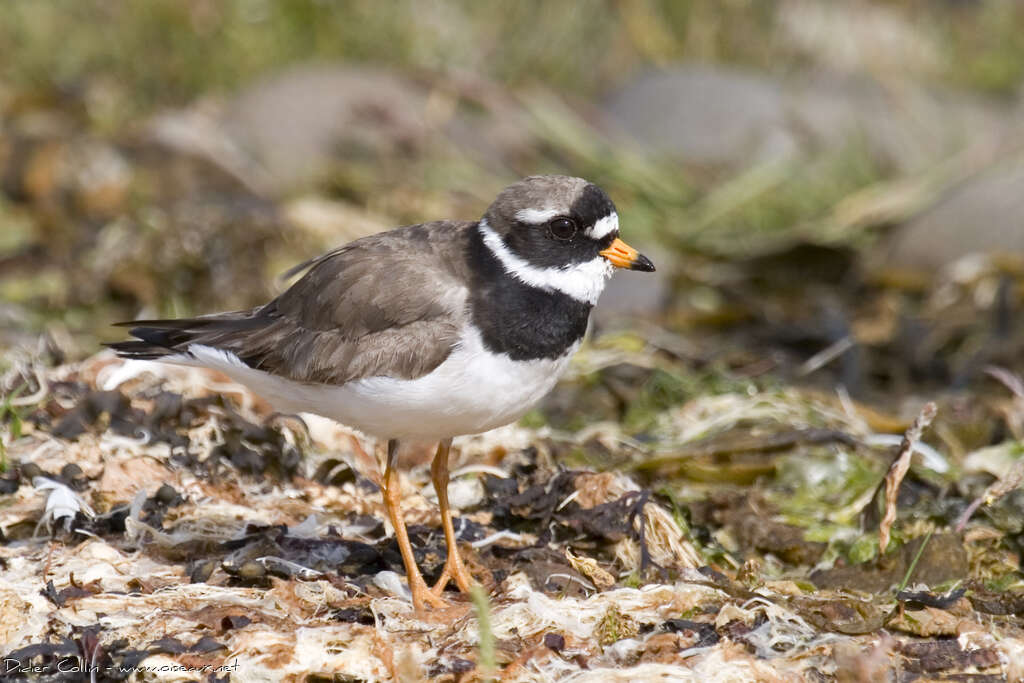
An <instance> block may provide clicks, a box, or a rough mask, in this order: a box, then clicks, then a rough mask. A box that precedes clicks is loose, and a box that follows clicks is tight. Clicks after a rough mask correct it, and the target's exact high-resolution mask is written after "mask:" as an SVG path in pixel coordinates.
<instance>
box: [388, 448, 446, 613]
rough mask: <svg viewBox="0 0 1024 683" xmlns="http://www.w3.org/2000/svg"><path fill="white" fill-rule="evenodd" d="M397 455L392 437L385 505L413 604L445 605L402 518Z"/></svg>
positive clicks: (418, 605) (421, 606)
mask: <svg viewBox="0 0 1024 683" xmlns="http://www.w3.org/2000/svg"><path fill="white" fill-rule="evenodd" d="M397 455H398V440H397V439H391V440H389V441H388V461H387V466H386V467H385V468H384V506H385V507H386V508H387V511H388V517H389V518H390V519H391V525H392V526H393V527H394V528H395V540H397V541H398V549H399V551H401V553H402V562H404V563H405V575H406V576H407V577H408V578H409V590H410V591H411V592H412V604H413V607H415V608H416V609H417V610H422V609H423V606H424V605H425V604H429V605H431V606H433V607H445V606H446V603H445V601H444V600H442V599H441V598H440V597H438V596H437V595H435V594H434V593H432V592H431V591H430V589H429V588H427V583H426V582H425V581H424V580H423V575H422V574H420V570H419V568H418V567H417V566H416V558H415V556H413V554H412V544H411V543H409V532H408V531H406V530H405V520H404V519H402V505H401V499H402V492H401V489H400V488H399V486H398V473H397V472H396V471H395V461H396V458H397Z"/></svg>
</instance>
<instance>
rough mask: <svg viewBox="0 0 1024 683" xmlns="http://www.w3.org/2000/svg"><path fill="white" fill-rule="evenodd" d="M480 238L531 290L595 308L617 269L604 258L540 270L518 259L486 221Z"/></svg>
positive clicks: (481, 224)
mask: <svg viewBox="0 0 1024 683" xmlns="http://www.w3.org/2000/svg"><path fill="white" fill-rule="evenodd" d="M480 235H481V236H482V237H483V239H484V244H485V245H487V248H488V249H489V250H490V251H491V253H492V254H494V256H495V258H497V259H498V261H500V262H501V265H502V266H503V267H504V268H505V272H506V273H508V274H509V275H511V276H512V277H514V278H516V279H518V280H519V281H520V282H523V283H525V284H527V285H530V286H531V287H537V288H538V289H545V290H549V291H550V290H555V291H558V292H561V293H563V294H567V295H569V296H571V297H572V298H573V299H576V300H577V301H582V302H584V303H588V304H590V305H591V306H593V305H594V304H596V303H597V299H598V297H599V296H601V292H602V291H603V290H604V286H605V284H606V283H607V282H608V278H610V277H611V276H612V271H613V270H614V266H612V264H611V263H610V262H609V261H608V259H606V258H604V257H603V256H598V257H596V258H594V259H592V260H590V261H584V262H583V263H573V264H570V265H566V266H560V267H551V268H539V267H537V266H535V265H532V264H531V263H528V262H527V261H525V260H523V259H522V258H520V257H519V256H516V255H515V254H514V253H513V252H512V250H511V249H509V248H508V246H506V245H505V242H504V240H502V239H501V235H499V234H498V233H496V232H494V229H493V228H491V226H490V225H488V224H487V221H486V220H481V221H480Z"/></svg>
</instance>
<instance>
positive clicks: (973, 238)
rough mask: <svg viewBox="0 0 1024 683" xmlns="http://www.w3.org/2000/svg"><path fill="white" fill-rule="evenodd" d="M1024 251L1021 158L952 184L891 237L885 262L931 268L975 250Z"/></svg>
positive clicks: (907, 266) (993, 251) (891, 264)
mask: <svg viewBox="0 0 1024 683" xmlns="http://www.w3.org/2000/svg"><path fill="white" fill-rule="evenodd" d="M1011 251H1014V252H1021V253H1024V161H1021V160H1018V161H1016V162H1015V163H1012V164H1005V165H1002V166H998V167H996V168H992V169H990V170H988V171H986V172H984V173H982V174H980V175H977V176H975V177H973V178H971V179H969V180H967V181H965V182H963V183H961V184H960V185H959V186H957V187H955V188H954V189H952V190H951V191H950V192H949V193H948V194H947V195H946V196H945V197H944V198H943V199H941V200H940V201H939V202H938V203H936V204H935V205H934V206H931V207H929V208H928V209H926V210H925V211H924V212H922V213H921V214H920V215H918V216H917V217H915V218H913V219H912V220H910V221H909V222H908V223H907V224H906V225H904V226H902V227H900V228H898V229H897V230H896V231H895V232H894V234H893V237H892V241H891V243H890V249H889V251H888V254H887V258H886V262H887V264H888V265H890V266H899V267H906V268H914V269H921V270H933V269H935V268H939V267H941V266H944V265H946V264H948V263H951V262H952V261H955V260H957V259H959V258H961V257H963V256H965V255H967V254H970V253H974V252H991V253H1005V252H1011Z"/></svg>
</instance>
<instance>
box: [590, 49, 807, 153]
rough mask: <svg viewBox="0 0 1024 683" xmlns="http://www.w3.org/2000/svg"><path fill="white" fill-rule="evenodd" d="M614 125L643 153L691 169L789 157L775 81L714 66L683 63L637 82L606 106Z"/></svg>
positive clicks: (791, 148) (792, 147)
mask: <svg viewBox="0 0 1024 683" xmlns="http://www.w3.org/2000/svg"><path fill="white" fill-rule="evenodd" d="M604 111H605V114H606V115H607V117H608V119H609V120H610V123H611V124H612V125H613V126H615V127H618V128H620V129H621V130H623V131H624V132H625V133H627V134H628V135H630V136H631V137H633V138H634V139H635V140H637V141H638V142H639V143H640V144H641V145H642V146H643V147H644V148H646V149H648V150H650V151H654V152H658V153H662V154H668V155H669V156H672V157H677V158H680V159H682V160H684V161H686V162H688V163H693V164H740V163H746V162H749V161H767V160H773V159H778V158H787V157H790V156H792V155H793V154H794V153H795V152H796V150H797V143H796V140H795V139H794V138H793V136H792V134H791V133H790V132H789V130H788V129H787V125H786V112H785V99H784V97H783V91H782V87H781V85H780V84H779V82H777V81H776V80H774V79H772V78H769V77H766V76H764V75H762V74H760V73H757V72H751V71H745V70H742V69H735V68H730V67H724V66H716V65H712V64H680V65H678V66H675V67H673V68H671V69H669V70H666V71H660V72H652V73H647V74H645V75H641V76H640V77H638V78H635V79H632V80H631V81H630V82H629V83H628V84H627V85H626V86H625V87H623V88H622V89H621V90H619V91H618V92H615V93H613V94H612V95H611V96H610V97H608V98H607V99H606V100H605V105H604Z"/></svg>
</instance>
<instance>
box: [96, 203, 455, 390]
mask: <svg viewBox="0 0 1024 683" xmlns="http://www.w3.org/2000/svg"><path fill="white" fill-rule="evenodd" d="M470 225H472V224H471V223H452V222H438V223H426V224H423V225H416V226H410V227H407V228H399V229H397V230H392V231H390V232H386V233H381V234H379V235H372V236H370V237H365V238H363V239H359V240H356V241H354V242H351V243H350V244H347V245H345V246H344V247H341V248H339V249H336V250H334V251H332V252H329V253H328V254H325V255H324V256H322V257H320V258H318V259H316V260H314V261H312V262H310V263H309V264H308V268H309V270H308V271H307V272H306V274H305V275H304V276H303V277H302V278H301V279H300V280H299V281H298V282H296V283H295V284H294V285H292V286H291V287H290V288H289V289H288V290H287V291H286V292H284V293H283V294H282V295H281V296H279V297H278V298H277V299H275V300H274V301H271V302H270V303H269V304H267V305H266V306H262V307H260V308H257V309H254V310H252V311H242V312H236V313H225V314H219V315H214V316H205V317H200V318H193V319H190V320H166V321H145V322H136V323H131V324H132V325H135V327H133V329H132V330H131V333H132V335H133V336H135V337H138V338H139V339H141V340H142V341H138V342H122V343H119V344H113V345H112V346H113V347H114V348H115V349H116V350H117V351H118V352H119V353H120V354H121V355H124V356H128V357H135V358H159V357H161V356H164V355H168V354H173V353H182V352H187V348H188V346H189V345H190V344H203V345H207V346H212V347H215V348H220V349H224V350H226V351H231V352H232V353H234V354H235V355H237V356H238V357H239V358H240V359H241V360H242V361H243V362H244V363H246V364H247V365H249V366H251V367H254V368H258V369H260V370H264V371H267V372H271V373H273V374H276V375H281V376H284V377H288V378H289V379H293V380H297V381H302V382H319V383H329V384H343V383H345V382H349V381H352V380H355V379H360V378H363V377H372V376H377V375H384V376H389V377H401V378H405V379H414V378H416V377H420V376H422V375H425V374H427V373H429V372H430V371H431V370H433V369H434V368H436V367H437V366H438V365H440V364H441V362H442V361H444V359H445V358H447V357H448V355H449V354H450V353H451V350H452V348H453V346H454V345H455V343H456V342H457V340H458V336H459V331H460V329H461V327H462V324H463V321H464V316H465V307H466V298H467V291H466V282H467V281H468V275H467V272H466V258H465V249H466V246H465V245H466V242H465V240H466V234H467V228H468V227H469V226H470Z"/></svg>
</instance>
